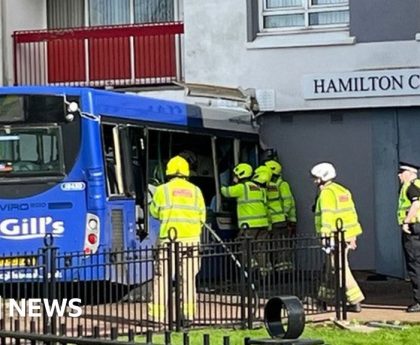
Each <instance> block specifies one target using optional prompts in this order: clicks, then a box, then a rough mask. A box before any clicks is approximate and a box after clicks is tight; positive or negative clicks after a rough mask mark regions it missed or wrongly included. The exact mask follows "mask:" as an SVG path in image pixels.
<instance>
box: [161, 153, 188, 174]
mask: <svg viewBox="0 0 420 345" xmlns="http://www.w3.org/2000/svg"><path fill="white" fill-rule="evenodd" d="M166 176H182V177H188V176H190V166H189V165H188V162H187V161H186V160H185V159H184V158H182V157H181V156H175V157H173V158H171V159H170V160H169V162H168V164H167V165H166Z"/></svg>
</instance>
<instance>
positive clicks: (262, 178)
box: [252, 165, 272, 184]
mask: <svg viewBox="0 0 420 345" xmlns="http://www.w3.org/2000/svg"><path fill="white" fill-rule="evenodd" d="M271 175H272V172H271V169H270V168H269V167H268V166H266V165H260V166H259V167H258V168H257V169H255V172H254V176H253V177H252V181H255V182H258V183H261V184H264V183H267V182H270V181H271Z"/></svg>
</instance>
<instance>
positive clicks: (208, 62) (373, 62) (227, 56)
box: [184, 0, 420, 111]
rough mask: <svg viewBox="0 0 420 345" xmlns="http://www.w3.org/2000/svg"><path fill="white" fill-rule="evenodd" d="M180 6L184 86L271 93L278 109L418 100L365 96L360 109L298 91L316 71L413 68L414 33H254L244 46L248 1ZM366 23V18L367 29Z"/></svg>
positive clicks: (418, 50) (419, 45)
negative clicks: (371, 36)
mask: <svg viewBox="0 0 420 345" xmlns="http://www.w3.org/2000/svg"><path fill="white" fill-rule="evenodd" d="M386 2H387V3H390V2H391V0H390V1H386ZM409 2H410V3H411V2H412V1H409ZM376 3H378V1H376ZM381 3H382V1H381ZM394 3H397V2H394ZM399 3H400V2H398V6H399ZM356 4H357V5H358V8H359V9H358V12H359V14H358V13H356V10H352V12H351V16H352V18H353V17H357V15H359V16H360V15H361V14H360V13H363V7H361V5H360V4H358V3H357V2H356ZM351 5H352V4H351ZM378 5H379V4H378ZM184 7H185V10H184V14H185V32H186V33H187V34H186V35H185V49H186V50H185V78H186V80H187V81H188V82H201V83H212V84H221V85H226V86H234V87H235V86H241V87H243V88H256V89H263V90H265V89H269V90H273V91H274V93H275V108H274V109H275V110H277V111H290V110H314V109H334V108H337V107H338V106H339V107H340V108H353V107H361V106H367V107H370V106H395V105H413V104H418V103H419V102H420V98H419V96H402V97H398V99H396V98H393V97H370V98H365V99H364V100H363V104H361V102H360V100H359V99H355V98H347V99H340V100H335V101H334V100H329V99H328V100H326V99H323V100H305V98H304V95H303V86H302V83H303V77H304V76H305V75H310V74H314V73H321V74H322V73H333V72H353V71H359V70H369V69H371V70H377V69H390V68H401V67H407V68H410V67H418V66H419V63H418V57H419V56H420V42H419V41H416V40H415V39H414V36H415V33H414V32H413V33H412V35H411V40H409V41H407V40H401V41H392V42H391V41H389V42H375V43H358V42H359V41H358V40H359V38H358V37H357V36H356V37H353V36H352V35H350V34H349V33H348V32H347V33H343V32H339V33H334V35H332V34H322V35H312V34H299V35H296V34H295V35H283V36H280V35H270V36H264V37H261V36H257V38H256V39H255V40H254V41H252V42H248V32H247V29H248V21H249V20H250V17H251V16H250V15H249V13H248V10H249V8H252V6H249V4H248V6H247V3H246V2H245V1H244V2H240V3H238V2H237V1H236V0H213V1H196V0H185V6H184ZM404 8H405V7H404ZM247 9H248V10H247ZM405 11H406V12H410V11H409V10H408V9H407V10H405ZM416 18H417V17H416ZM416 20H417V19H416ZM353 21H355V22H357V20H356V19H352V22H353ZM371 24H372V21H369V22H367V23H366V24H365V25H371ZM372 25H373V24H372ZM378 30H379V29H378ZM405 31H406V30H405ZM405 31H404V32H405ZM361 37H362V38H363V39H366V37H365V36H361Z"/></svg>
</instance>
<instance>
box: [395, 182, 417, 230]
mask: <svg viewBox="0 0 420 345" xmlns="http://www.w3.org/2000/svg"><path fill="white" fill-rule="evenodd" d="M411 183H414V185H415V186H416V187H418V188H420V180H419V179H415V180H414V181H411V182H406V183H404V184H403V185H402V186H401V189H400V197H399V199H398V211H397V219H398V224H400V225H402V224H403V223H404V219H405V217H406V216H407V213H408V211H409V210H410V207H411V201H410V199H408V197H407V189H408V187H410V185H411ZM410 223H420V210H419V211H418V212H417V216H416V217H414V218H413V219H411V220H410Z"/></svg>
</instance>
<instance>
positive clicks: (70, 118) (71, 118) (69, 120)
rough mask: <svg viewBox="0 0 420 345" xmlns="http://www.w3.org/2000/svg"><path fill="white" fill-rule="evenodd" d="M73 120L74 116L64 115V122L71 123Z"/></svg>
mask: <svg viewBox="0 0 420 345" xmlns="http://www.w3.org/2000/svg"><path fill="white" fill-rule="evenodd" d="M73 120H74V114H70V113H69V114H67V115H66V121H67V122H72V121H73Z"/></svg>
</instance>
